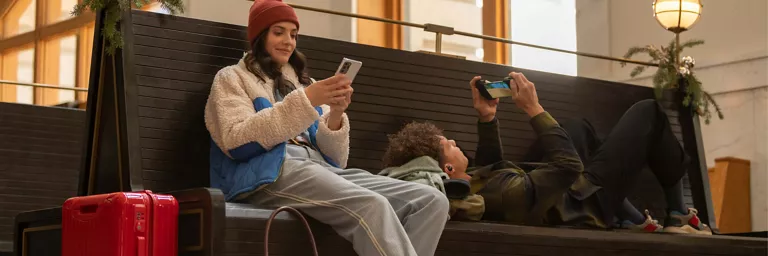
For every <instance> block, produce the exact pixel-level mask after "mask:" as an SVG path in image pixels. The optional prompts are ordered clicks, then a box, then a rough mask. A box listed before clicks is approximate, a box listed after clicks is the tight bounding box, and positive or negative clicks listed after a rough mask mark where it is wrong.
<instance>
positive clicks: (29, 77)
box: [16, 48, 35, 104]
mask: <svg viewBox="0 0 768 256" xmlns="http://www.w3.org/2000/svg"><path fill="white" fill-rule="evenodd" d="M16 56H17V57H16V61H17V62H16V81H19V82H22V83H32V82H34V80H35V72H34V71H35V49H31V48H30V49H26V50H21V51H19V52H18V53H17V55H16ZM32 91H33V89H32V87H30V86H17V87H16V102H18V103H26V104H32V103H33V102H34V98H33V93H32Z"/></svg>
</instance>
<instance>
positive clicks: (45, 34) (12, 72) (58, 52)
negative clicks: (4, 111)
mask: <svg viewBox="0 0 768 256" xmlns="http://www.w3.org/2000/svg"><path fill="white" fill-rule="evenodd" d="M4 1H10V5H8V7H7V8H9V9H7V10H6V11H5V12H2V13H4V14H3V15H4V16H2V17H0V26H2V27H1V28H2V30H0V66H2V72H0V80H4V81H10V82H13V83H25V84H32V83H34V84H45V85H51V86H58V87H62V88H72V87H80V88H87V87H88V77H89V68H90V58H91V48H92V47H93V43H92V42H91V41H92V38H93V33H94V31H93V30H94V15H93V14H92V13H85V14H83V15H81V16H79V17H73V16H72V15H71V12H72V9H73V8H74V6H75V5H76V4H77V3H78V2H80V1H82V0H4ZM86 99H87V95H86V93H85V92H79V93H76V92H75V91H73V90H64V89H55V88H54V89H48V88H41V87H33V86H29V85H16V84H0V101H3V102H15V103H24V104H37V105H44V106H53V105H59V104H65V103H73V102H77V103H80V106H82V107H84V106H85V104H82V103H84V102H85V100H86Z"/></svg>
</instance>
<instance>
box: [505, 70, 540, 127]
mask: <svg viewBox="0 0 768 256" xmlns="http://www.w3.org/2000/svg"><path fill="white" fill-rule="evenodd" d="M509 76H510V77H511V78H512V81H511V84H513V85H514V86H513V87H514V88H517V90H511V92H512V99H513V100H514V101H515V105H517V107H518V108H520V109H522V110H523V111H525V113H527V114H528V116H530V117H534V116H537V115H538V114H541V113H542V112H544V108H543V107H541V104H539V96H538V95H537V94H536V86H534V84H533V83H531V81H528V78H526V77H525V75H523V74H522V73H517V72H511V73H509Z"/></svg>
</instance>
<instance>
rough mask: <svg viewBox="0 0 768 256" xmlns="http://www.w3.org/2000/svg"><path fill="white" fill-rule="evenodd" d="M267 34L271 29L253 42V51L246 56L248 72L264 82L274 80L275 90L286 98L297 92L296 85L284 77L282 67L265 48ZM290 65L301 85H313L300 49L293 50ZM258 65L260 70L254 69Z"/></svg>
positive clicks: (266, 30)
mask: <svg viewBox="0 0 768 256" xmlns="http://www.w3.org/2000/svg"><path fill="white" fill-rule="evenodd" d="M267 33H269V29H265V30H264V31H263V32H261V34H259V36H258V37H256V40H254V41H253V44H251V50H250V51H248V53H247V54H246V55H245V64H246V67H247V68H248V71H251V73H253V74H254V75H256V77H258V78H259V79H261V80H262V81H265V79H264V76H266V77H268V78H269V79H272V80H274V81H275V89H277V91H278V92H279V93H280V95H281V96H285V95H287V94H288V93H290V92H291V91H293V90H295V89H296V85H294V84H293V83H291V82H290V81H288V80H287V79H285V77H283V72H282V71H281V69H280V66H279V65H277V63H275V62H274V61H273V60H272V57H271V56H269V53H268V52H267V49H265V48H264V44H266V41H267ZM288 64H290V65H291V66H292V67H293V70H295V71H296V76H298V77H299V83H301V84H302V85H303V86H307V85H309V84H311V83H312V80H310V79H309V74H307V71H306V68H307V57H306V56H304V54H303V53H301V52H300V51H299V50H298V49H294V50H293V54H291V57H290V58H288ZM256 65H258V66H259V70H256V69H254V67H255V66H256Z"/></svg>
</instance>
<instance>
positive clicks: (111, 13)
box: [72, 0, 184, 55]
mask: <svg viewBox="0 0 768 256" xmlns="http://www.w3.org/2000/svg"><path fill="white" fill-rule="evenodd" d="M151 2H152V1H151V0H83V2H82V3H79V4H77V5H76V6H75V9H74V10H72V15H74V16H79V15H80V14H83V12H85V11H86V10H91V11H93V12H94V13H99V12H100V11H101V10H106V11H105V12H104V28H103V29H102V30H101V34H102V36H104V38H105V39H106V41H107V53H108V54H109V55H113V54H114V53H115V50H117V49H118V48H122V47H123V34H122V32H120V30H119V29H118V28H117V23H119V22H120V20H121V19H122V18H123V12H125V11H128V10H130V9H131V6H132V5H133V6H136V8H142V7H144V5H147V4H150V3H151ZM157 2H160V4H161V5H162V7H163V9H166V10H167V11H168V12H169V13H170V14H172V15H176V14H177V13H184V3H183V0H157Z"/></svg>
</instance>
